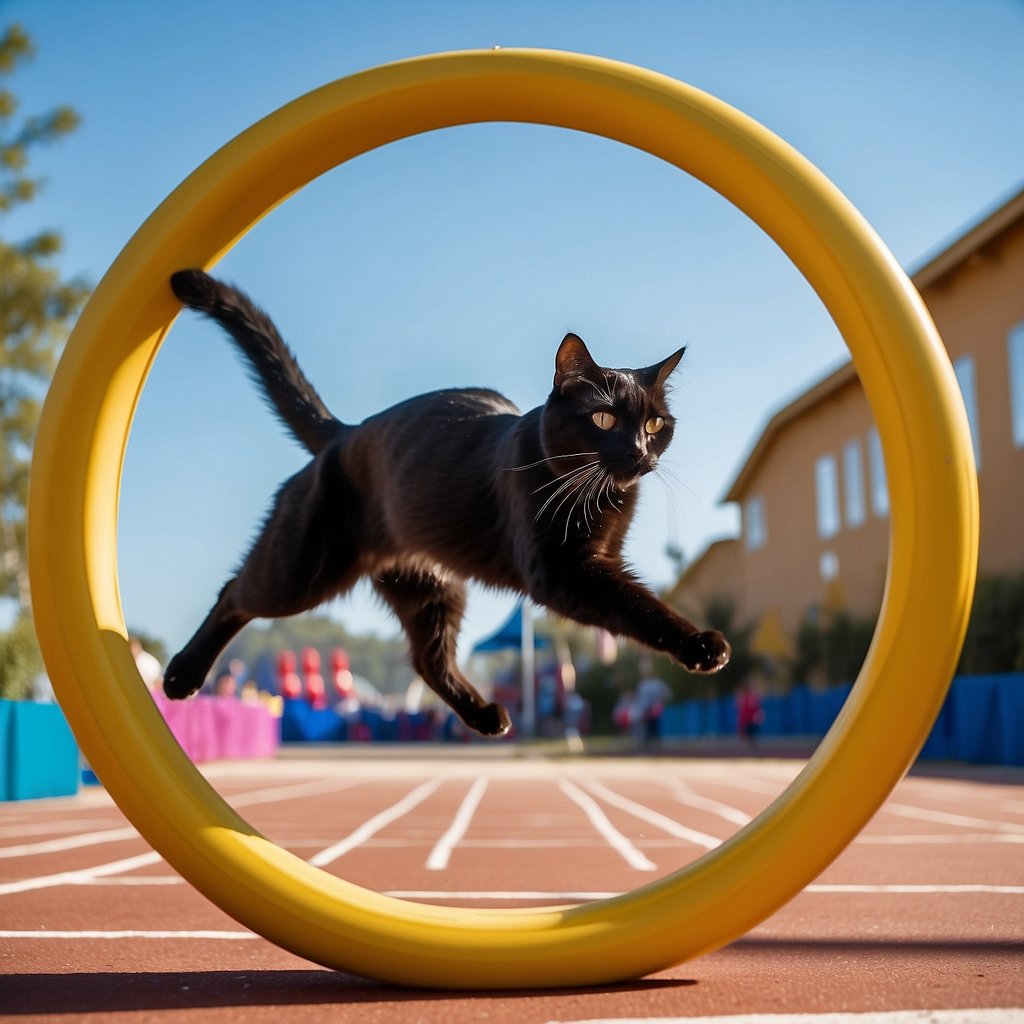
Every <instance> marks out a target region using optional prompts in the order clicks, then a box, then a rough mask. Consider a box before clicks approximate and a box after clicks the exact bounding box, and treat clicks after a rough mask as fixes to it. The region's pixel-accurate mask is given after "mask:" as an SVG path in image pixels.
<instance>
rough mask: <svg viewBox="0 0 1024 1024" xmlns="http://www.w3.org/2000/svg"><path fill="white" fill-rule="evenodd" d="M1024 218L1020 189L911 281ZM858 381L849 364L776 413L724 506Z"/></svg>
mask: <svg viewBox="0 0 1024 1024" xmlns="http://www.w3.org/2000/svg"><path fill="white" fill-rule="evenodd" d="M1022 218H1024V188H1021V189H1019V190H1018V191H1017V192H1016V193H1015V194H1014V195H1012V196H1011V197H1010V198H1009V199H1008V200H1006V201H1005V202H1002V203H1000V204H999V205H998V206H997V207H996V208H995V209H994V210H992V211H991V212H989V213H988V214H985V215H984V216H983V217H982V218H981V219H980V220H979V221H978V222H977V223H976V224H975V225H974V226H973V227H971V228H968V229H967V230H966V231H964V232H963V233H962V234H960V235H958V236H957V238H956V239H955V240H954V241H953V242H951V243H949V244H947V245H945V246H944V247H943V248H942V249H941V250H940V251H939V252H938V253H936V254H935V255H934V256H932V257H930V258H929V259H928V260H927V261H926V262H925V263H924V265H923V266H921V267H920V268H919V269H918V270H916V271H914V272H913V274H912V275H911V280H912V281H913V282H914V285H915V286H916V288H917V289H918V291H921V290H923V289H924V288H927V287H929V286H930V285H934V284H936V283H937V282H939V281H940V280H941V279H942V278H943V277H945V276H946V275H947V274H949V273H951V272H952V271H953V270H955V269H956V268H957V267H959V266H961V265H962V264H964V263H965V262H967V261H968V260H969V259H970V258H971V257H972V256H974V255H975V254H976V253H978V252H979V251H980V250H982V249H983V248H984V247H985V246H986V245H989V244H990V243H991V242H993V241H994V240H995V239H996V238H997V237H998V236H999V235H1001V234H1002V233H1003V232H1004V231H1006V230H1007V229H1008V228H1010V227H1012V226H1013V225H1014V224H1016V223H1017V222H1018V221H1020V220H1021V219H1022ZM856 377H857V371H856V368H855V367H854V365H853V363H852V362H846V363H844V364H843V365H842V366H840V367H839V368H838V369H836V370H833V371H832V372H831V373H829V374H828V376H826V377H825V378H824V379H823V380H820V381H818V383H817V384H815V385H813V386H812V387H811V388H809V389H808V390H807V391H804V392H803V393H801V394H800V395H799V396H798V397H797V398H795V399H794V400H793V401H792V402H789V403H788V404H787V405H784V406H783V407H782V408H781V409H780V410H779V411H778V412H776V413H775V415H773V416H772V417H771V418H770V419H769V420H768V422H767V423H766V424H765V426H764V429H763V430H762V431H761V434H760V436H759V437H758V439H757V441H756V442H755V443H754V446H753V447H752V448H751V450H750V454H749V455H748V456H747V457H746V459H744V461H743V463H742V464H741V466H740V469H739V471H738V472H737V474H736V476H735V478H734V479H733V482H732V484H731V485H730V486H729V488H728V489H727V490H726V492H725V494H724V495H723V497H722V499H721V500H722V502H731V501H739V500H740V497H741V496H742V494H743V492H744V490H745V488H746V486H747V484H748V483H749V482H750V478H751V477H752V476H753V475H754V472H755V470H756V469H757V468H758V466H759V465H760V464H761V462H762V460H763V459H764V457H765V455H766V454H767V452H768V449H769V448H771V446H772V443H773V442H774V441H775V439H776V437H778V435H779V433H780V432H781V431H782V430H783V429H784V428H785V427H786V425H787V424H789V423H791V422H792V421H793V420H795V419H797V418H798V417H800V416H802V415H803V414H804V413H805V412H806V411H807V410H808V409H811V408H813V407H814V406H816V405H817V404H818V403H819V402H822V401H824V400H825V399H826V398H828V396H829V395H831V394H833V393H834V392H836V391H838V390H839V389H840V388H841V387H844V386H845V385H846V384H848V383H849V382H850V381H851V380H855V379H856Z"/></svg>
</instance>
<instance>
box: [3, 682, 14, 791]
mask: <svg viewBox="0 0 1024 1024" xmlns="http://www.w3.org/2000/svg"><path fill="white" fill-rule="evenodd" d="M13 708H14V703H13V702H12V701H9V700H0V800H10V799H11V745H12V744H13V742H14V721H13V720H14V713H13Z"/></svg>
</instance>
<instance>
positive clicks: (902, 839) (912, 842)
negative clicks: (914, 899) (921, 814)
mask: <svg viewBox="0 0 1024 1024" xmlns="http://www.w3.org/2000/svg"><path fill="white" fill-rule="evenodd" d="M854 842H855V843H859V844H863V845H865V846H960V845H966V846H969V845H971V844H972V843H996V844H999V843H1009V844H1011V845H1015V846H1016V845H1024V836H1015V835H1005V834H1003V833H1000V832H941V833H930V832H929V833H924V832H921V833H919V834H914V833H910V834H909V835H902V834H901V835H860V836H858V837H857V838H856V839H855V840H854Z"/></svg>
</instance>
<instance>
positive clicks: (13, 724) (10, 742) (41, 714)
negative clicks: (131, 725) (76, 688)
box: [0, 700, 80, 800]
mask: <svg viewBox="0 0 1024 1024" xmlns="http://www.w3.org/2000/svg"><path fill="white" fill-rule="evenodd" d="M0 755H2V756H0V761H2V762H3V767H2V768H0V783H2V788H0V799H3V800H32V799H37V798H39V797H51V796H74V795H75V793H77V792H78V782H79V774H80V769H79V757H78V745H77V744H76V743H75V738H74V736H73V735H72V733H71V727H70V726H69V725H68V723H67V720H66V719H65V718H64V713H63V712H62V711H61V709H60V707H58V705H56V704H34V703H32V702H31V701H6V700H5V701H0Z"/></svg>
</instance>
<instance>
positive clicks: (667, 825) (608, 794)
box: [587, 782, 722, 850]
mask: <svg viewBox="0 0 1024 1024" xmlns="http://www.w3.org/2000/svg"><path fill="white" fill-rule="evenodd" d="M587 789H589V790H590V792H591V793H593V794H594V795H595V796H599V797H600V798H601V799H602V800H604V801H606V802H607V803H610V804H611V805H612V806H613V807H618V808H619V809H620V810H623V811H626V812H627V813H629V814H632V815H633V816H634V817H636V818H639V819H640V820H641V821H646V822H647V823H648V824H649V825H653V826H654V827H655V828H660V829H661V830H662V832H667V833H668V834H669V835H670V836H675V837H676V838H677V839H685V840H686V841H687V842H690V843H693V844H694V845H695V846H702V847H704V849H705V850H713V849H715V848H716V847H718V846H721V845H722V840H721V839H720V838H719V837H718V836H709V835H708V834H707V833H706V832H698V831H697V830H696V829H694V828H687V827H686V825H681V824H680V823H679V822H678V821H675V820H673V819H672V818H668V817H666V816H665V815H664V814H659V813H658V812H657V811H652V810H651V808H650V807H645V806H644V805H643V804H638V803H636V801H634V800H629V799H627V798H626V797H624V796H620V795H619V794H618V793H615V792H613V791H612V790H610V789H609V788H608V787H607V786H603V785H601V783H600V782H588V783H587Z"/></svg>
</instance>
